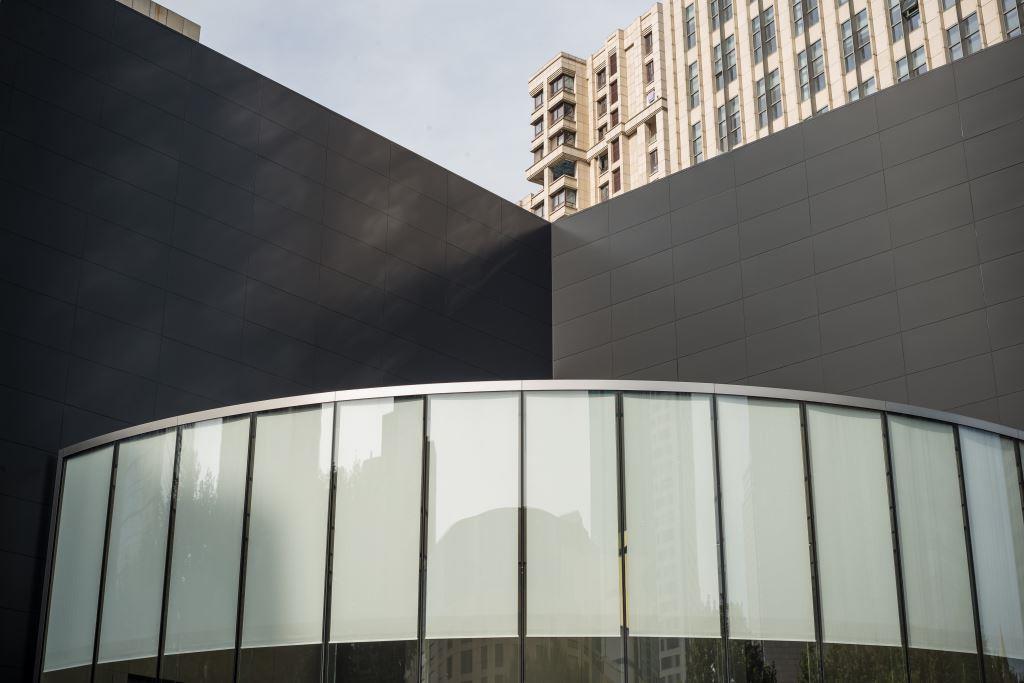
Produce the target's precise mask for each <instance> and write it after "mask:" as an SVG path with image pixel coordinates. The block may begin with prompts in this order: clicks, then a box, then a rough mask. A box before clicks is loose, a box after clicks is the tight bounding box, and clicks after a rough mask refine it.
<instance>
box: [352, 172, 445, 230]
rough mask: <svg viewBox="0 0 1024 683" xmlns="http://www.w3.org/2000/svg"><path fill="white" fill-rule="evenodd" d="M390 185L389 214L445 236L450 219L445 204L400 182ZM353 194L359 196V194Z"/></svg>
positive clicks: (387, 207)
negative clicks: (446, 225)
mask: <svg viewBox="0 0 1024 683" xmlns="http://www.w3.org/2000/svg"><path fill="white" fill-rule="evenodd" d="M390 185H391V187H390V190H389V192H388V200H387V204H386V209H387V212H388V214H389V215H391V216H393V217H394V218H397V219H398V220H400V221H402V222H403V223H408V224H409V225H411V226H413V227H416V228H419V229H420V230H423V231H424V232H429V233H430V234H432V235H434V236H435V237H444V235H445V224H446V222H447V220H448V209H446V208H445V206H444V204H442V203H441V202H439V201H437V200H435V199H431V198H430V197H428V196H426V195H425V194H420V193H419V192H417V191H415V190H413V189H411V188H408V187H406V186H405V185H402V184H400V183H391V184H390ZM352 196H353V197H356V198H357V199H358V198H359V195H352Z"/></svg>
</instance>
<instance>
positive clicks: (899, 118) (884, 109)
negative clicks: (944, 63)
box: [874, 69, 957, 130]
mask: <svg viewBox="0 0 1024 683" xmlns="http://www.w3.org/2000/svg"><path fill="white" fill-rule="evenodd" d="M956 99H957V93H956V84H955V83H954V80H953V70H952V69H933V70H932V71H929V72H928V73H926V74H924V75H922V76H920V77H917V78H912V79H910V80H909V81H907V82H906V83H901V84H900V87H899V88H886V89H885V90H883V91H882V92H880V93H878V95H877V96H876V97H875V98H874V100H875V101H876V104H875V109H876V110H877V113H878V127H879V129H881V130H885V129H886V128H891V127H893V126H896V125H898V124H900V123H903V122H904V121H909V120H910V119H913V118H914V117H917V116H921V115H922V114H926V113H928V112H930V111H933V110H935V109H939V108H940V107H944V106H946V105H948V104H953V103H955V102H956Z"/></svg>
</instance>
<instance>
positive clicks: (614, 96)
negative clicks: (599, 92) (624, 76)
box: [608, 81, 619, 104]
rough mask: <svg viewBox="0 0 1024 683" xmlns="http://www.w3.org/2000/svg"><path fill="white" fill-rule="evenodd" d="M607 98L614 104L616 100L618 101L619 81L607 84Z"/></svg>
mask: <svg viewBox="0 0 1024 683" xmlns="http://www.w3.org/2000/svg"><path fill="white" fill-rule="evenodd" d="M608 100H609V101H610V102H611V103H612V104H615V103H616V102H618V101H619V82H618V81H615V82H614V83H612V84H611V85H609V86H608Z"/></svg>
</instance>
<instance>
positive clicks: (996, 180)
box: [971, 163, 1024, 219]
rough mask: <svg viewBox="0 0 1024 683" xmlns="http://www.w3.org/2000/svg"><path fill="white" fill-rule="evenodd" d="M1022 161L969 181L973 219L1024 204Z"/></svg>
mask: <svg viewBox="0 0 1024 683" xmlns="http://www.w3.org/2000/svg"><path fill="white" fill-rule="evenodd" d="M1021 187H1024V163H1020V164H1017V165H1016V166H1011V167H1009V168H1004V169H1003V170H1001V171H996V172H995V173H990V174H988V175H986V176H982V177H980V178H976V179H975V180H972V181H971V199H972V200H973V202H974V217H975V219H979V218H986V217H988V216H992V215H994V214H997V213H1002V212H1003V211H1008V210H1009V209H1013V208H1016V207H1018V206H1022V205H1024V192H1021V191H1020V188H1021Z"/></svg>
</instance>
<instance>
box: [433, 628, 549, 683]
mask: <svg viewBox="0 0 1024 683" xmlns="http://www.w3.org/2000/svg"><path fill="white" fill-rule="evenodd" d="M423 666H424V671H423V681H424V682H425V683H515V681H518V680H519V640H518V639H516V638H459V639H447V640H443V639H442V640H428V641H427V642H426V654H425V657H424V662H423ZM564 680H568V679H564Z"/></svg>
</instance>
